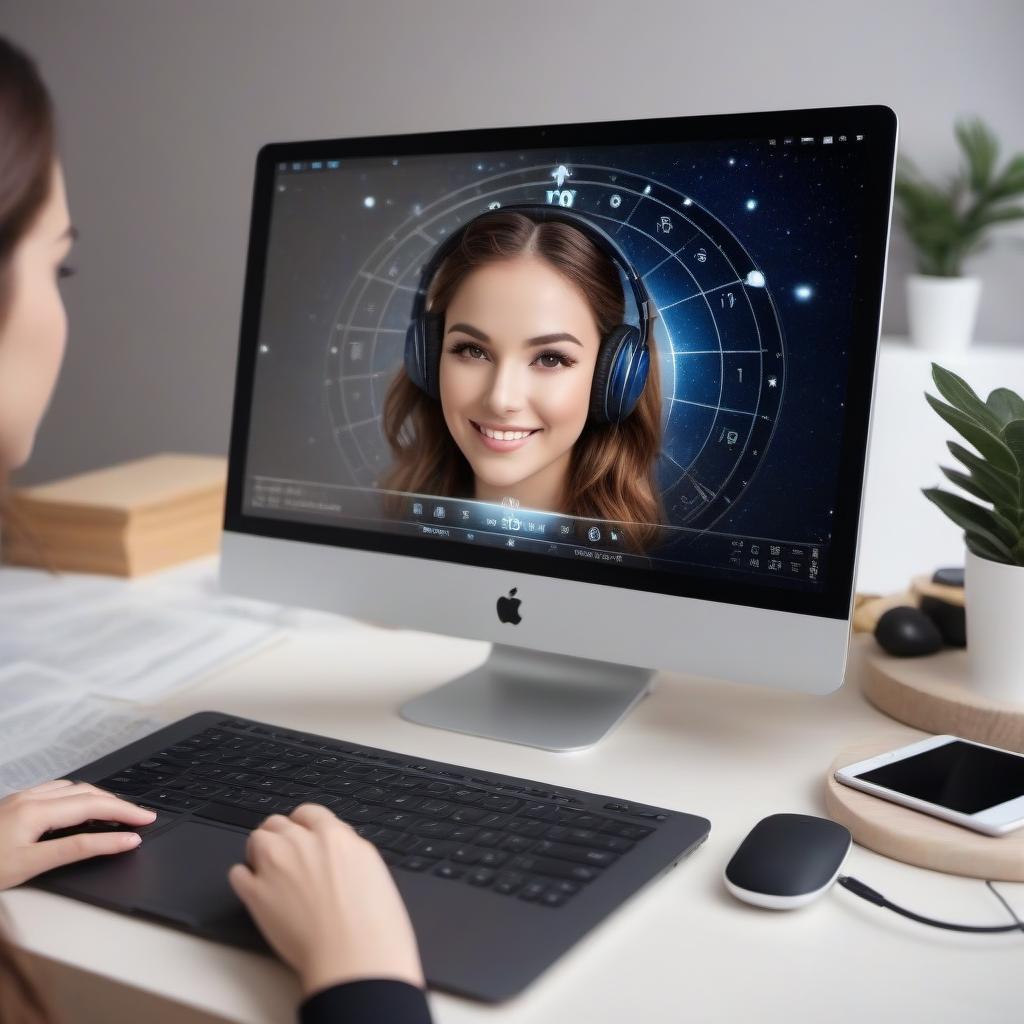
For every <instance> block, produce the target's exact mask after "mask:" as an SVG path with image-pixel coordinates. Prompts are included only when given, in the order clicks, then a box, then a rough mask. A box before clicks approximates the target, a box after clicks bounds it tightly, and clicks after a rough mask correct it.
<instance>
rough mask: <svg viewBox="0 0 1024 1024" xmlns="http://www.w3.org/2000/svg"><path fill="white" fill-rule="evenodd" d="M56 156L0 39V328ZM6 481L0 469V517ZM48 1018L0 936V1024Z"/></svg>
mask: <svg viewBox="0 0 1024 1024" xmlns="http://www.w3.org/2000/svg"><path fill="white" fill-rule="evenodd" d="M54 153H55V149H54V127H53V106H52V104H51V102H50V95H49V93H48V92H47V91H46V86H45V85H44V84H43V81H42V79H41V78H40V77H39V72H38V71H37V70H36V66H35V64H34V63H33V62H32V60H31V58H29V57H28V56H26V54H24V53H23V52H22V51H21V50H19V49H18V48H17V47H15V46H12V45H11V43H9V42H8V41H7V40H6V39H4V38H3V37H2V36H0V326H2V325H3V322H4V320H5V319H6V316H7V310H8V305H9V303H10V301H11V257H12V256H13V254H14V250H15V249H16V248H17V245H18V243H19V242H20V241H21V238H22V236H23V235H24V234H25V232H26V231H27V230H28V229H29V228H30V227H31V225H32V222H33V220H34V219H35V217H36V215H37V214H38V213H39V211H40V209H42V207H43V205H44V204H45V202H46V200H47V198H48V197H49V194H50V184H51V181H52V170H53V160H54ZM4 478H5V470H4V467H3V466H0V516H2V513H3V508H2V502H3V487H4ZM2 924H3V922H2V921H0V925H2ZM0 930H2V929H0ZM52 1019H53V1018H52V1015H51V1013H50V1010H49V1008H48V1007H47V1005H46V1001H45V1000H44V999H43V997H42V995H41V994H40V992H39V988H38V986H37V985H36V984H35V983H34V982H33V980H32V975H31V973H30V972H29V970H28V965H27V963H26V960H25V956H24V955H23V954H22V953H21V952H19V951H18V950H17V949H15V947H14V946H13V945H12V944H11V943H10V941H8V940H7V939H5V938H4V937H3V935H2V934H0V1024H46V1022H48V1021H51V1020H52Z"/></svg>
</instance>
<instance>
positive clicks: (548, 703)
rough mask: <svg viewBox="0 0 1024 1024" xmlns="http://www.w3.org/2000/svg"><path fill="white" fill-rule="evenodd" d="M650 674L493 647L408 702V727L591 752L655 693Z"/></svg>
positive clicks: (404, 709)
mask: <svg viewBox="0 0 1024 1024" xmlns="http://www.w3.org/2000/svg"><path fill="white" fill-rule="evenodd" d="M653 674H654V673H653V672H652V671H651V670H650V669H644V668H634V667H632V666H630V665H616V664H612V663H611V662H607V661H591V660H590V659H588V658H574V657H569V656H568V655H564V654H548V653H546V652H542V651H534V650H531V649H529V648H526V647H509V646H506V645H505V644H495V645H494V648H493V650H492V651H491V654H490V656H489V657H488V659H487V660H486V661H485V662H484V663H483V664H482V665H481V666H480V667H479V668H476V669H474V670H473V671H472V672H469V673H467V674H466V675H463V676H459V677H458V678H457V679H453V680H452V681H451V682H450V683H445V684H444V685H443V686H440V687H438V688H437V689H434V690H431V691H430V692H429V693H426V694H424V695H423V696H421V697H415V698H414V699H413V700H410V701H408V702H407V703H405V704H403V705H402V708H401V712H400V713H401V715H402V717H403V718H405V719H407V720H408V721H410V722H416V723H417V724H419V725H430V726H433V727H434V728H436V729H449V730H451V731H453V732H464V733H469V734H470V735H472V736H483V737H485V738H487V739H492V740H504V741H505V742H506V743H519V744H522V745H524V746H528V747H540V748H541V749H542V750H554V751H560V752H565V751H570V750H585V749H586V748H587V747H592V746H593V745H594V744H595V743H597V742H598V741H599V740H600V739H602V737H604V736H605V735H607V734H608V733H609V732H610V731H611V730H612V729H614V728H615V726H616V725H618V723H619V722H620V721H621V720H622V719H623V718H624V717H625V716H626V715H627V714H628V713H629V711H630V709H631V708H632V707H633V706H634V705H635V704H636V703H637V702H638V701H639V700H640V698H641V697H643V696H644V695H645V694H646V693H647V692H648V690H649V688H650V683H651V676H652V675H653Z"/></svg>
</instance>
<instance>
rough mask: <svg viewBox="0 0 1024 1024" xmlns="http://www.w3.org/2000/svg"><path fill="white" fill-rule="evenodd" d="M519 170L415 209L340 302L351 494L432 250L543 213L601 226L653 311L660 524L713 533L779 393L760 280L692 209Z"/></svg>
mask: <svg viewBox="0 0 1024 1024" xmlns="http://www.w3.org/2000/svg"><path fill="white" fill-rule="evenodd" d="M534 157H535V154H534ZM526 159H527V157H526V155H525V154H522V155H520V157H519V161H518V164H517V162H516V161H514V160H513V161H507V160H506V161H505V162H503V163H501V164H498V165H495V166H493V167H491V166H485V165H484V164H479V165H478V170H479V171H482V172H483V173H482V174H481V177H480V178H479V180H476V181H474V182H473V183H472V184H468V185H466V186H464V187H462V188H460V189H457V190H455V191H453V192H450V193H449V194H447V195H445V196H444V197H442V198H441V199H438V200H437V201H435V202H433V203H430V204H429V205H425V206H416V207H414V208H413V211H412V213H411V215H410V216H409V217H408V218H407V219H406V220H405V221H404V222H403V223H402V224H401V225H399V226H398V227H397V228H395V229H394V230H393V231H391V232H390V233H389V234H388V235H387V236H386V237H385V238H384V239H383V240H382V241H381V243H380V244H379V245H378V246H377V248H376V249H375V250H374V251H373V252H372V253H371V254H370V256H369V257H368V258H367V259H366V260H365V262H364V263H363V265H362V267H361V268H360V270H359V271H358V273H357V274H356V276H355V278H354V279H353V281H352V283H351V284H350V286H349V287H348V289H347V290H346V291H345V293H344V295H343V296H342V297H341V300H340V302H339V304H338V308H337V312H336V314H335V316H334V319H333V324H332V326H331V329H330V333H329V336H328V338H327V340H326V352H325V362H324V385H325V387H324V393H325V396H326V403H327V407H328V410H329V414H330V418H331V425H332V430H333V434H334V437H335V440H336V442H337V446H338V450H339V451H340V453H341V457H342V459H343V460H344V463H345V466H346V468H347V471H348V474H349V477H350V482H351V483H353V484H356V485H361V486H371V485H372V484H373V483H374V482H375V480H376V479H377V478H378V476H379V475H380V473H381V472H382V471H383V470H384V469H385V468H386V467H387V465H388V464H389V462H390V459H391V454H390V450H389V448H388V445H387V442H386V441H385V439H384V436H383V433H382V430H381V412H382V408H383V403H384V398H385V395H386V393H387V389H388V386H389V384H390V382H391V379H392V377H393V375H394V373H395V369H396V367H398V366H400V365H401V362H402V358H403V351H404V345H405V334H406V327H407V325H408V322H409V313H410V310H411V308H412V302H413V297H414V295H415V293H416V289H417V287H418V285H419V280H420V275H421V272H422V268H423V266H424V264H425V263H426V261H427V260H428V258H429V256H430V254H431V252H432V251H433V249H434V247H435V246H436V245H437V244H438V243H439V242H440V241H441V240H443V239H444V238H445V237H446V236H447V235H450V234H451V233H452V232H454V231H457V230H458V229H459V228H460V227H462V226H463V225H464V224H466V223H467V222H468V221H470V220H472V219H473V218H474V217H476V216H477V215H479V214H480V213H482V212H484V211H485V210H487V209H497V208H499V207H501V206H506V205H511V204H519V203H532V204H551V205H558V206H562V207H565V208H571V209H572V210H574V211H575V212H577V213H580V214H582V215H583V216H585V217H588V218H590V219H591V220H593V221H594V222H595V223H596V224H598V225H599V226H600V227H602V228H603V229H604V230H605V231H606V232H607V233H608V234H609V235H610V236H611V237H612V238H613V239H614V241H615V242H616V244H617V245H618V246H619V248H620V249H621V250H622V252H623V253H624V255H625V256H626V257H627V258H628V259H629V260H630V262H631V263H632V264H633V266H634V267H635V268H636V270H637V272H638V273H639V274H640V275H641V277H642V278H643V280H644V283H645V285H646V286H647V290H648V292H649V294H650V297H651V301H652V304H653V307H654V308H655V309H656V310H657V317H656V319H655V321H654V325H653V326H654V337H655V341H656V344H657V350H658V364H659V370H660V377H661V387H662V397H663V420H662V425H663V444H662V451H661V455H660V458H659V463H658V480H659V485H660V487H661V491H662V502H663V505H664V508H665V512H666V518H667V521H668V523H669V524H670V525H674V526H684V527H688V528H691V529H697V530H704V529H708V528H710V527H711V526H712V525H713V524H714V523H715V522H716V521H717V520H718V519H719V518H721V516H723V515H724V514H726V513H727V512H728V511H729V509H730V507H731V506H732V505H733V504H735V503H736V501H737V500H738V499H739V497H740V495H741V494H742V493H743V491H744V490H745V489H746V488H747V487H748V486H749V484H750V482H751V480H752V479H753V477H754V475H755V473H756V472H757V469H758V467H759V465H760V464H761V462H762V460H763V459H764V456H765V453H766V451H767V449H768V446H769V444H770V443H771V439H772V436H773V434H774V431H775V425H776V421H777V417H778V412H779V408H780V406H781V403H782V396H783V393H784V391H785V383H786V351H785V343H784V338H783V333H782V329H781V326H780V322H779V317H778V314H777V311H776V308H775V303H774V301H773V299H772V296H771V291H770V289H769V287H768V282H767V281H766V279H765V275H764V274H763V272H762V271H761V270H760V269H759V268H758V266H757V264H756V262H755V261H754V259H753V258H752V257H751V255H750V254H749V253H748V252H747V250H746V249H745V248H744V247H743V245H742V244H741V243H740V241H739V240H738V239H737V238H736V236H735V235H734V234H733V232H732V231H730V230H729V228H728V227H726V225H725V224H724V223H722V221H721V220H719V219H718V218H717V217H715V216H714V215H713V214H712V213H711V212H710V211H708V210H707V209H706V208H704V207H703V206H702V205H701V204H700V203H699V202H698V200H697V199H695V198H693V197H692V196H687V195H684V194H682V193H681V192H679V191H677V190H675V189H673V188H670V187H669V186H667V185H664V184H662V183H659V182H658V181H655V180H652V179H650V178H646V177H643V176H641V175H637V174H635V173H633V172H629V171H623V170H620V169H617V168H615V167H608V166H601V165H595V164H573V165H571V167H570V166H566V165H565V164H556V165H554V166H553V165H552V163H544V164H532V165H531V166H525V161H526ZM490 171H493V173H488V172H490ZM630 306H631V303H630V302H627V305H626V309H627V319H629V318H630V317H629V313H630ZM634 319H635V317H634Z"/></svg>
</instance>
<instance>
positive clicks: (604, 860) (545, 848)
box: [533, 839, 619, 868]
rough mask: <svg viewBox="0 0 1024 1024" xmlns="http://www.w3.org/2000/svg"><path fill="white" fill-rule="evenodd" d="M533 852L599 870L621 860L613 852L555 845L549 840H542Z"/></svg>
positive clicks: (563, 844) (566, 844)
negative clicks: (590, 865)
mask: <svg viewBox="0 0 1024 1024" xmlns="http://www.w3.org/2000/svg"><path fill="white" fill-rule="evenodd" d="M533 852H534V853H537V854H543V855H544V856H546V857H557V858H558V859H559V860H568V861H572V862H573V863H575V864H593V865H595V866H597V867H599V868H606V867H608V866H609V865H610V864H614V863H615V862H616V861H617V860H618V859H619V855H618V854H617V853H612V851H611V850H588V849H586V848H585V847H582V846H571V845H570V844H569V843H553V842H551V840H549V839H542V840H541V841H540V842H539V843H537V845H536V847H534V851H533Z"/></svg>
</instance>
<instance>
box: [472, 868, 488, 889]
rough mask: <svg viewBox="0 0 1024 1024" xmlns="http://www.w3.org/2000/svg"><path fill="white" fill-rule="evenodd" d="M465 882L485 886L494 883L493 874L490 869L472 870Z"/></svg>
mask: <svg viewBox="0 0 1024 1024" xmlns="http://www.w3.org/2000/svg"><path fill="white" fill-rule="evenodd" d="M466 881H467V882H469V884H470V885H479V886H481V887H482V886H485V885H490V884H491V882H493V881H494V872H493V871H491V869H490V868H473V870H472V871H470V872H468V873H467V875H466Z"/></svg>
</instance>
